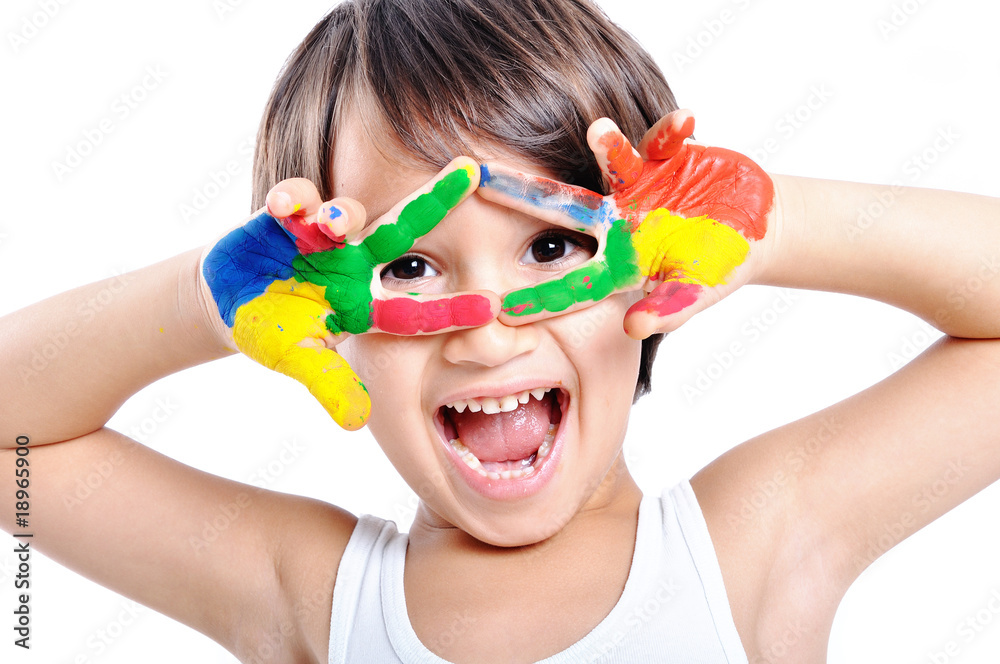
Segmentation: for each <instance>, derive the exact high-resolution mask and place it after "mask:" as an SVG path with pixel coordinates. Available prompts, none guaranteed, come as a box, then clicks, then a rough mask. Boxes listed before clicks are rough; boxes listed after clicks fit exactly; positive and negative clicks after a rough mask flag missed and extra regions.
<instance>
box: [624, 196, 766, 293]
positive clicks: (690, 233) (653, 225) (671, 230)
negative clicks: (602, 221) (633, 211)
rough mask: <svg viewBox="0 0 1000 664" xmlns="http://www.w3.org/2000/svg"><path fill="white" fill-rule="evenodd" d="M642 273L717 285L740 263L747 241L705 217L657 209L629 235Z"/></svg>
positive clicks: (661, 278)
mask: <svg viewBox="0 0 1000 664" xmlns="http://www.w3.org/2000/svg"><path fill="white" fill-rule="evenodd" d="M632 246H633V247H635V251H636V254H637V256H636V262H637V263H638V265H639V269H640V270H642V272H643V274H645V275H647V276H649V277H654V278H656V279H659V280H668V279H669V280H670V281H680V282H684V283H689V284H701V285H704V286H717V285H719V284H724V283H726V281H725V279H726V276H727V275H728V274H729V273H730V272H732V271H733V269H734V268H735V267H737V266H738V265H740V264H742V263H743V261H744V260H745V259H746V256H747V253H748V252H749V251H750V243H749V242H747V241H746V239H744V237H743V236H742V235H740V234H739V233H738V232H737V231H736V230H735V229H733V228H732V227H730V226H727V225H725V224H720V223H719V222H717V221H715V220H714V219H709V218H708V217H693V218H690V219H687V218H685V217H681V216H678V215H675V214H672V213H671V212H670V211H669V210H665V209H663V208H658V209H656V210H653V211H652V212H650V213H649V214H648V215H646V218H645V219H644V220H643V222H642V224H641V225H640V226H639V228H638V229H637V230H636V232H635V233H633V234H632Z"/></svg>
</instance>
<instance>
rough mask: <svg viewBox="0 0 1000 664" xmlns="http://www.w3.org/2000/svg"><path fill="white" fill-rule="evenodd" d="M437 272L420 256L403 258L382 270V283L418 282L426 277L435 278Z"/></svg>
mask: <svg viewBox="0 0 1000 664" xmlns="http://www.w3.org/2000/svg"><path fill="white" fill-rule="evenodd" d="M437 275H438V272H437V270H435V269H434V268H432V267H431V266H430V265H428V264H427V261H425V260H424V259H423V258H422V257H420V256H403V257H402V258H397V259H396V260H394V261H393V262H391V263H389V264H388V265H386V266H385V267H384V268H383V269H382V275H381V276H382V281H388V282H390V283H391V282H393V281H396V282H399V281H416V280H417V279H424V278H426V277H435V276H437Z"/></svg>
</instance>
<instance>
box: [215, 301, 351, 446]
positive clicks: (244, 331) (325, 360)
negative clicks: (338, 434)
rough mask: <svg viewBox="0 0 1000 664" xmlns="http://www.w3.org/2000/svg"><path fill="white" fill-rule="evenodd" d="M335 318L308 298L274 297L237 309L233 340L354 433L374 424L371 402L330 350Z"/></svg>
mask: <svg viewBox="0 0 1000 664" xmlns="http://www.w3.org/2000/svg"><path fill="white" fill-rule="evenodd" d="M300 288H301V285H300ZM329 314H330V311H329V310H328V309H327V308H326V307H324V306H323V305H321V304H319V303H318V302H316V301H314V300H312V299H309V298H307V297H297V296H294V295H288V294H285V293H280V292H274V291H268V292H266V293H264V294H262V295H260V296H258V297H257V298H255V299H253V300H251V301H250V302H247V303H246V304H244V305H242V306H241V307H240V308H239V309H237V311H236V318H235V321H234V324H233V340H234V341H235V343H236V347H237V348H239V349H240V351H242V352H243V353H244V354H246V355H247V356H249V357H250V358H251V359H253V360H255V361H257V362H259V363H260V364H263V365H264V366H266V367H268V368H269V369H273V370H274V371H278V372H280V373H283V374H285V375H286V376H289V377H291V378H294V379H295V380H297V381H299V382H300V383H302V384H303V385H305V386H306V387H307V388H308V389H309V392H310V393H311V394H312V395H313V396H314V397H316V399H317V400H318V401H319V402H320V404H321V405H322V406H323V408H325V409H326V411H327V412H328V413H329V414H330V417H332V418H333V419H334V421H335V422H336V423H337V424H339V425H340V426H341V427H343V428H344V429H347V430H348V431H354V430H356V429H360V428H361V427H363V426H364V425H365V423H366V422H367V421H368V415H369V413H370V412H371V400H370V399H369V397H368V390H367V389H365V386H364V384H363V383H362V382H361V380H360V379H359V378H358V376H357V374H356V373H354V370H353V369H351V367H350V366H349V365H348V364H347V361H346V360H344V358H342V357H341V356H340V355H338V354H337V353H336V352H334V351H333V350H331V349H329V348H327V346H326V338H327V337H329V336H331V335H330V332H329V330H327V328H326V318H327V316H328V315H329Z"/></svg>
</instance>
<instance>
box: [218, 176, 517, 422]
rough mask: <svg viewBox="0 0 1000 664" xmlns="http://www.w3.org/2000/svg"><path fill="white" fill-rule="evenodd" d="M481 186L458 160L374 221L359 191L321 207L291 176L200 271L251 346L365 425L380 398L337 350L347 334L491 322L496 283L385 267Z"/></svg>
mask: <svg viewBox="0 0 1000 664" xmlns="http://www.w3.org/2000/svg"><path fill="white" fill-rule="evenodd" d="M478 183H479V168H478V165H477V164H476V163H475V162H473V161H472V160H470V159H468V158H465V157H460V158H458V159H456V160H455V161H453V162H452V163H451V164H449V165H448V166H447V167H446V168H445V169H444V170H443V171H441V173H439V174H438V175H437V176H436V177H435V178H434V179H433V180H431V181H430V182H429V183H428V184H427V185H425V186H424V187H423V188H421V189H420V190H418V191H417V192H415V193H414V194H412V195H411V196H409V197H407V198H406V199H404V200H402V201H401V202H400V203H398V204H397V205H396V206H395V207H394V208H393V209H392V210H390V211H389V212H387V213H386V214H385V215H383V216H382V217H381V218H380V219H378V220H377V221H376V222H374V223H373V224H371V225H370V226H369V227H368V228H364V230H363V232H362V228H363V227H364V222H365V211H364V208H363V207H362V206H361V204H360V203H358V202H356V201H354V200H351V199H334V200H333V201H330V202H327V203H324V204H322V205H321V204H320V198H319V194H318V192H317V191H316V188H315V186H314V185H313V184H312V183H311V182H309V181H308V180H302V179H297V180H285V181H284V182H282V183H279V184H278V185H276V186H275V187H274V188H273V189H272V190H271V191H270V192H269V193H268V197H267V208H266V209H265V210H262V211H261V212H259V213H258V214H257V215H256V216H255V217H253V218H252V219H251V220H250V221H248V222H247V223H246V224H245V225H244V226H241V227H240V228H237V229H235V230H234V231H232V232H230V233H229V234H228V235H226V236H225V237H224V238H222V239H221V240H220V241H219V242H218V243H216V244H215V245H214V246H213V247H211V248H210V249H209V250H208V251H207V253H206V255H205V257H204V259H203V262H202V276H203V277H204V281H205V283H206V284H207V286H208V288H209V289H210V291H211V295H212V298H213V299H214V301H215V303H216V305H217V307H218V310H219V316H220V317H221V318H222V320H223V322H224V323H225V325H226V326H227V329H228V331H229V334H230V335H231V337H232V341H233V343H234V344H235V346H236V348H238V349H239V350H240V351H241V352H243V353H244V354H246V355H248V356H249V357H251V358H252V359H254V360H256V361H257V362H260V363H261V364H263V365H264V366H266V367H268V368H270V369H274V370H275V371H279V372H281V373H283V374H286V375H288V376H291V377H292V378H294V379H296V380H298V381H299V382H301V383H303V384H304V385H305V386H306V387H308V388H309V391H310V392H311V393H312V394H313V396H315V397H316V398H317V399H318V400H319V402H320V403H321V404H322V405H323V407H324V408H326V410H327V412H329V413H330V416H331V417H333V419H334V420H335V421H336V422H337V423H338V424H339V425H340V426H342V427H344V428H345V429H349V430H353V429H358V428H360V427H362V426H364V424H365V422H366V421H367V420H368V414H369V412H370V410H371V401H370V400H369V397H368V392H367V390H366V389H365V386H364V384H363V383H362V382H361V381H360V380H359V378H358V376H357V375H356V374H355V373H354V371H353V370H352V369H351V368H350V367H349V366H348V364H347V362H346V361H344V359H343V358H342V357H341V356H340V355H338V354H337V353H336V352H335V351H334V350H333V347H334V346H336V344H338V343H339V342H340V341H342V340H343V339H345V338H346V337H347V335H349V334H362V333H365V332H386V333H390V334H405V335H413V334H426V333H434V332H445V331H449V330H454V329H458V328H463V327H475V326H478V325H483V324H485V323H488V322H489V321H491V320H493V319H494V318H496V315H497V312H498V311H499V306H500V303H499V298H498V297H497V296H496V295H495V294H493V293H489V292H486V291H483V292H468V293H452V294H449V295H447V296H430V295H412V296H411V295H400V294H398V293H390V292H388V291H386V290H384V289H383V288H382V285H381V280H380V278H379V277H380V275H379V266H381V265H384V264H386V263H389V262H391V261H393V260H395V259H397V258H399V257H400V256H402V255H403V254H404V253H406V252H407V251H409V250H410V248H411V247H412V246H413V243H414V241H415V240H416V239H417V238H419V237H421V236H423V235H425V234H427V233H428V232H430V230H431V229H433V228H434V227H435V226H436V225H437V224H438V223H439V222H440V221H441V220H442V219H443V218H444V217H445V215H446V214H447V213H448V212H449V211H450V210H452V209H453V208H454V207H455V206H456V205H458V204H459V203H461V202H462V201H463V200H464V199H465V198H466V197H468V196H469V195H470V194H471V193H472V192H473V191H475V189H476V186H477V185H478Z"/></svg>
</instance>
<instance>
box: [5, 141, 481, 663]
mask: <svg viewBox="0 0 1000 664" xmlns="http://www.w3.org/2000/svg"><path fill="white" fill-rule="evenodd" d="M478 172H479V171H478V169H477V168H476V166H475V164H474V162H472V161H471V160H469V159H459V160H456V161H455V162H453V163H452V164H451V165H450V166H449V167H448V168H446V169H445V170H444V171H442V172H441V173H440V174H439V175H438V176H437V177H435V178H433V179H432V180H431V181H430V182H428V183H427V184H426V185H425V186H424V187H422V188H421V189H419V190H418V191H416V192H414V193H413V194H412V195H411V196H409V197H407V198H406V199H404V200H402V201H400V202H399V203H398V204H397V205H396V206H395V207H394V208H393V209H392V210H390V211H389V212H388V213H386V214H385V215H383V216H382V217H380V218H379V219H378V220H375V221H374V222H373V223H372V224H370V225H368V226H367V227H365V228H364V229H362V225H363V222H364V210H363V208H361V206H360V205H359V204H357V203H356V202H352V201H346V200H345V201H339V202H334V203H333V204H331V202H328V203H326V204H321V201H320V200H319V195H318V193H317V192H316V189H315V187H312V186H311V185H310V186H307V185H306V183H304V182H302V181H285V182H284V183H281V184H279V185H278V186H277V187H276V188H275V189H274V190H272V194H274V196H270V197H269V210H270V211H261V212H260V213H259V214H257V215H255V216H254V217H253V218H251V219H250V220H249V221H248V222H247V223H246V224H244V225H243V226H240V227H239V228H237V229H235V230H234V231H232V232H231V233H229V234H227V236H226V237H225V238H223V239H222V240H220V241H219V242H218V243H216V244H215V245H213V246H212V247H210V248H209V250H207V251H205V252H203V251H200V250H199V251H194V252H189V253H186V254H183V255H181V256H178V257H176V258H173V259H170V260H168V261H165V262H163V263H160V264H158V265H154V266H151V267H148V268H145V269H142V270H139V271H137V272H134V273H131V274H128V275H125V276H124V277H123V278H122V279H120V280H118V281H114V282H105V283H98V284H92V285H90V286H85V287H82V288H79V289H77V290H74V291H70V292H68V293H64V294H62V295H59V296H56V297H54V298H50V299H49V300H46V301H43V302H40V303H38V304H36V305H34V306H31V307H28V308H27V309H24V310H22V311H19V312H15V313H13V314H10V315H8V316H6V317H4V318H2V319H0V339H2V343H3V346H4V350H5V352H4V353H3V354H2V357H0V409H2V410H0V423H2V424H0V426H2V427H3V428H2V431H0V433H2V437H0V440H2V443H0V444H2V445H3V446H4V448H7V449H3V450H2V451H0V466H2V467H5V468H9V469H11V470H13V469H14V468H15V462H16V459H15V452H14V451H13V450H11V449H9V448H10V447H12V446H14V445H15V443H16V441H17V440H18V437H27V438H28V439H29V440H30V445H31V447H30V452H29V455H28V457H27V458H28V460H29V464H30V465H29V469H30V478H31V481H30V487H29V489H28V491H29V494H30V505H31V509H30V517H29V520H28V523H27V525H24V524H22V525H20V526H17V525H16V524H15V521H14V514H13V509H12V507H13V506H14V505H15V497H14V490H15V488H16V487H15V485H14V483H13V482H5V483H3V485H2V487H3V488H2V489H0V500H2V501H3V505H5V506H6V507H5V508H4V509H3V513H2V517H0V527H2V528H3V529H5V530H8V531H13V530H15V529H16V530H17V532H25V528H27V529H28V530H29V531H30V532H31V533H32V534H33V538H32V539H31V546H32V547H34V546H37V547H38V549H39V550H41V551H43V552H45V553H46V554H47V555H49V556H50V557H52V558H53V559H55V560H57V561H59V562H61V563H63V564H65V565H66V566H68V567H70V568H72V569H74V570H76V571H78V572H80V573H82V574H84V575H85V576H87V577H89V578H91V579H93V580H95V581H97V582H98V583H101V584H102V585H104V586H106V587H108V588H111V589H113V590H115V591H117V592H120V593H122V594H124V595H126V596H128V597H131V598H133V599H135V600H137V601H139V602H141V603H142V604H145V605H147V606H149V607H151V608H153V609H155V610H157V611H160V612H162V613H164V614H166V615H168V616H171V617H173V618H175V619H177V620H180V621H181V622H184V623H186V624H188V625H190V626H192V627H194V628H195V629H198V630H199V631H201V632H203V633H205V634H207V635H208V636H210V637H211V638H213V639H215V640H216V641H218V642H219V643H221V644H222V645H223V646H225V647H227V648H228V649H230V650H231V651H232V652H234V653H236V654H237V655H238V656H240V657H241V658H244V659H249V658H250V657H251V656H254V655H259V654H260V652H261V651H258V648H262V647H267V648H271V647H272V646H271V645H268V642H267V640H268V639H271V638H273V637H274V635H275V634H280V636H281V642H282V648H281V651H282V652H281V657H282V658H283V659H280V660H276V661H287V662H293V661H294V662H300V661H325V659H326V652H325V650H326V647H327V645H328V643H327V639H328V635H329V619H330V613H329V612H330V598H331V597H332V592H333V583H334V577H335V574H336V569H337V564H338V561H339V559H340V556H341V554H342V553H343V549H344V547H345V546H346V543H347V540H348V538H349V537H350V534H351V532H352V530H353V527H354V523H355V519H354V517H353V516H351V515H350V514H348V513H346V512H344V511H343V510H340V509H337V508H335V507H333V506H330V505H326V504H323V503H320V502H318V501H314V500H309V499H305V498H300V497H297V496H291V495H286V494H281V493H277V492H270V491H265V490H260V489H256V488H253V487H249V486H247V485H244V484H240V483H238V482H232V481H229V480H225V479H222V478H219V477H215V476H213V475H210V474H207V473H204V472H201V471H199V470H196V469H194V468H191V467H188V466H185V465H183V464H181V463H178V462H176V461H174V460H172V459H170V458H168V457H166V456H164V455H161V454H159V453H156V452H154V451H152V450H150V449H148V448H146V447H144V446H142V445H140V444H138V443H136V442H134V441H132V440H130V439H129V438H128V437H126V436H123V435H121V434H119V433H117V432H115V431H112V430H110V429H108V428H105V423H106V422H107V420H108V418H109V417H110V416H111V415H112V414H113V413H114V412H115V410H116V409H117V408H118V407H119V405H120V404H121V403H122V402H123V401H124V400H125V399H127V398H128V397H129V396H130V395H131V394H133V393H134V392H135V391H137V390H138V389H140V388H141V387H143V386H144V385H146V384H148V383H150V382H152V381H154V380H156V379H157V378H160V377H162V376H165V375H167V374H169V373H171V372H174V371H177V370H180V369H182V368H184V367H188V366H192V365H194V364H197V363H199V362H204V361H208V360H211V359H213V358H216V357H220V356H222V355H225V354H226V353H228V352H230V351H229V350H227V348H228V347H230V346H233V345H235V346H236V347H238V348H239V349H240V350H242V351H243V352H244V353H246V354H247V355H249V356H250V357H252V358H253V359H255V360H257V361H259V362H261V363H262V364H265V365H267V366H268V367H270V368H272V369H275V370H278V371H281V372H283V373H285V374H287V375H289V376H291V377H293V378H296V379H297V380H299V381H300V382H302V383H303V384H304V385H306V386H307V387H308V388H309V390H310V392H312V394H314V395H315V396H316V397H317V398H318V399H319V401H320V403H321V404H322V405H323V406H324V407H325V408H326V409H327V410H328V412H330V414H331V416H332V417H334V418H339V419H338V421H339V422H341V423H342V424H343V425H344V426H345V428H356V427H357V426H360V425H361V424H363V422H364V416H365V414H366V412H367V397H366V394H365V393H364V390H363V388H360V389H359V390H354V391H352V390H351V389H349V388H351V386H352V385H360V382H359V379H358V378H357V377H356V376H355V375H354V373H353V371H351V370H350V368H349V367H347V366H346V363H344V362H343V360H342V359H340V357H339V356H338V355H337V354H336V352H335V346H336V345H337V342H338V340H339V339H342V338H343V337H344V336H345V333H355V334H357V333H363V332H366V331H368V330H380V331H388V332H396V333H406V334H419V333H429V332H437V331H444V330H449V329H454V328H455V327H458V326H461V325H471V324H477V323H481V322H485V320H487V319H488V320H492V319H493V318H494V317H495V315H496V310H497V307H498V306H499V303H498V301H497V298H496V296H495V295H493V294H491V293H487V294H452V295H447V296H433V297H423V298H421V297H413V298H410V297H402V296H401V297H396V298H390V297H388V295H387V294H386V293H383V292H382V291H380V290H378V289H377V288H376V286H375V283H376V282H377V281H378V279H377V277H378V274H379V272H378V266H379V264H380V263H382V262H387V261H391V260H394V259H395V258H397V257H398V256H399V255H400V254H402V253H403V252H405V251H406V250H407V249H408V248H409V246H410V245H411V244H412V242H413V241H414V240H415V239H416V238H417V237H419V236H420V235H422V234H424V233H426V232H427V231H428V230H430V229H431V228H433V227H434V226H435V225H436V224H437V223H438V222H440V220H441V219H442V218H443V217H444V216H445V215H446V214H447V213H448V212H449V211H450V210H451V209H452V208H453V207H454V206H456V205H458V204H459V203H460V202H461V201H462V200H464V199H465V197H467V196H468V195H470V194H471V192H472V191H473V190H474V188H475V186H476V184H477V183H478ZM335 209H336V210H339V211H340V214H341V216H344V217H346V219H345V220H343V223H341V224H340V225H339V226H338V225H337V224H331V223H329V221H330V217H331V216H336V215H335V214H334V212H333V210H335ZM272 212H273V213H274V214H271V213H272ZM321 213H322V215H321ZM275 215H277V216H275ZM202 275H204V278H203V276H202ZM92 300H93V301H97V300H99V301H100V302H101V303H102V306H101V307H99V308H92V311H93V315H92V316H88V318H87V319H86V320H85V321H84V322H81V320H79V319H78V317H77V316H76V312H77V311H78V310H79V307H80V306H81V305H83V304H85V303H87V302H89V301H92ZM401 312H403V313H401ZM71 325H75V326H76V327H73V328H71V327H70V326H71ZM59 334H69V335H72V339H73V343H72V344H70V345H68V346H67V348H66V350H65V351H64V352H63V354H62V355H61V356H60V357H59V358H58V361H53V362H52V363H51V364H50V365H49V367H48V368H46V369H45V370H44V371H43V370H32V367H31V361H32V355H33V351H34V348H35V345H36V342H37V339H39V338H42V339H45V338H50V337H52V336H53V335H59ZM345 385H346V386H347V389H345V387H344V386H345ZM303 394H304V392H303ZM362 396H364V397H365V398H364V399H363V400H362V399H361V398H360V397H362ZM22 440H23V438H22ZM205 444H211V441H205ZM17 458H21V457H17ZM99 467H102V468H110V469H111V471H110V472H107V473H105V476H104V480H103V482H102V484H101V486H100V488H99V489H96V490H94V491H92V492H91V493H90V495H89V496H88V497H86V498H85V499H79V498H78V497H77V496H76V495H75V491H76V488H77V483H78V481H81V480H83V479H85V478H86V477H87V475H88V474H90V473H93V472H94V471H95V469H96V468H99ZM333 470H336V469H333ZM219 524H222V525H219ZM206 533H207V534H206ZM251 609H252V610H251ZM272 643H273V642H272Z"/></svg>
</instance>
